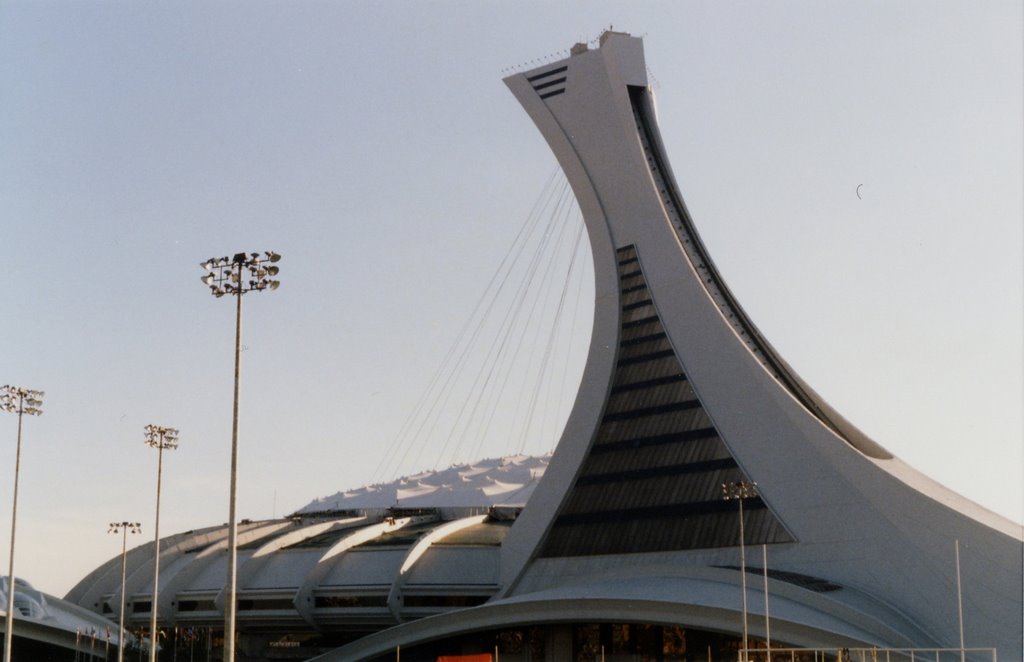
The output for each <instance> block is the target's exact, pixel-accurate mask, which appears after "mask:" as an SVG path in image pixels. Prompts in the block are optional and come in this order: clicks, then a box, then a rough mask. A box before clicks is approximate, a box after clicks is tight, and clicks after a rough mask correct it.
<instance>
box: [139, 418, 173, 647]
mask: <svg viewBox="0 0 1024 662" xmlns="http://www.w3.org/2000/svg"><path fill="white" fill-rule="evenodd" d="M146 445H147V446H149V447H150V448H155V449H156V452H157V461H156V523H155V524H154V526H153V549H154V551H153V558H154V561H153V599H152V601H151V602H150V607H149V639H150V644H149V662H156V641H157V638H156V611H157V607H156V604H157V597H158V595H159V586H160V481H161V477H162V475H163V469H164V451H165V450H174V449H175V448H177V447H178V431H177V430H175V429H174V428H168V427H164V426H162V425H147V426H146Z"/></svg>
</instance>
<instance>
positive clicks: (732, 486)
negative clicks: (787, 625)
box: [722, 480, 757, 662]
mask: <svg viewBox="0 0 1024 662" xmlns="http://www.w3.org/2000/svg"><path fill="white" fill-rule="evenodd" d="M756 496H757V483H754V482H749V483H748V482H747V481H743V480H737V481H734V482H731V483H722V498H723V499H725V500H726V501H738V502H739V504H740V583H741V586H742V588H741V589H740V590H741V591H742V592H743V657H742V659H743V660H744V662H745V661H746V660H747V659H748V653H747V647H748V645H747V550H746V535H745V533H744V530H743V501H744V500H745V499H752V498H754V497H756Z"/></svg>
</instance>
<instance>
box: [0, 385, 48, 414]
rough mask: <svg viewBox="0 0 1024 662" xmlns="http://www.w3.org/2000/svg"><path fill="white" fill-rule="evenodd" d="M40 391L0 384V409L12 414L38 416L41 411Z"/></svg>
mask: <svg viewBox="0 0 1024 662" xmlns="http://www.w3.org/2000/svg"><path fill="white" fill-rule="evenodd" d="M44 395H46V394H45V393H43V392H42V391H36V390H34V389H30V388H21V387H20V386H11V385H10V384H6V385H4V386H0V409H2V410H3V411H6V412H10V413H13V414H28V415H30V416H39V415H41V414H42V413H43V409H42V407H43V396H44Z"/></svg>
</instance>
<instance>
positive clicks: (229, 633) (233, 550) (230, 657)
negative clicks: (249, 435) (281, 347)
mask: <svg viewBox="0 0 1024 662" xmlns="http://www.w3.org/2000/svg"><path fill="white" fill-rule="evenodd" d="M238 269H239V272H241V265H239V267H238ZM241 363H242V291H241V290H239V291H238V292H236V293H235V386H234V389H235V391H234V399H233V402H232V406H231V487H230V490H231V496H230V498H229V501H228V594H227V604H226V605H225V608H224V660H225V662H234V660H235V621H236V620H237V618H238V599H237V592H238V518H237V512H236V507H237V505H236V502H237V501H238V383H239V376H240V372H241V370H240V368H241Z"/></svg>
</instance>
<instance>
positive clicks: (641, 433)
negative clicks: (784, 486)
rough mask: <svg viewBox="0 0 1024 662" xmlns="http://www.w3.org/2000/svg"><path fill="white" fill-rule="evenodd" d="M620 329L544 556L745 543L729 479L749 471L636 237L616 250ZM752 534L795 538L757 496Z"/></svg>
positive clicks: (766, 539)
mask: <svg viewBox="0 0 1024 662" xmlns="http://www.w3.org/2000/svg"><path fill="white" fill-rule="evenodd" d="M618 266H619V280H620V284H621V298H620V301H621V306H622V310H621V324H622V328H621V334H620V342H619V348H618V354H617V361H616V369H615V374H614V376H613V380H612V389H611V392H610V393H609V396H608V400H607V402H606V403H605V409H604V415H603V418H602V422H601V426H600V428H599V429H598V432H597V436H596V437H595V439H594V442H593V444H592V446H591V448H590V452H589V455H588V457H587V460H586V461H585V463H584V465H583V470H582V472H581V473H580V475H579V477H578V478H577V479H576V484H575V485H574V486H573V489H572V491H571V492H570V494H569V496H568V498H567V500H566V502H565V505H564V506H563V508H562V510H561V512H560V513H559V515H558V517H557V518H556V519H555V522H554V524H553V526H552V528H551V531H550V532H549V534H548V537H547V539H546V541H545V543H544V545H543V548H542V552H541V555H542V556H546V557H560V556H586V555H592V554H623V553H642V552H655V551H668V550H679V549H702V548H713V547H727V546H732V545H738V544H739V526H738V522H737V506H736V504H735V503H734V502H726V501H723V500H722V497H721V486H722V483H725V482H733V481H739V480H747V478H746V476H745V475H744V474H743V472H742V471H741V470H740V468H739V466H738V465H737V464H736V460H735V459H734V458H733V457H732V455H731V454H730V453H729V450H728V449H727V448H726V446H725V444H724V443H722V440H721V438H720V437H719V434H718V431H717V430H716V429H715V427H714V425H713V424H712V422H711V419H710V418H709V417H708V415H707V413H705V411H704V408H703V406H702V405H701V403H700V400H699V398H698V397H697V394H696V392H695V391H694V389H693V385H692V384H691V383H690V381H689V380H688V379H687V378H686V375H685V374H684V373H683V369H682V366H681V365H680V363H679V359H678V358H676V355H675V352H674V350H673V349H672V345H671V343H670V342H669V339H668V337H667V336H666V334H665V329H664V328H663V327H662V325H661V321H660V319H659V318H658V313H657V308H656V306H655V303H654V301H652V299H651V295H650V292H649V290H648V289H647V284H646V281H645V280H644V276H643V271H642V269H641V261H640V258H639V256H638V255H637V252H636V249H635V248H634V247H633V246H626V247H623V248H620V249H619V250H618ZM744 514H745V522H744V523H745V525H746V538H747V540H746V542H747V543H749V544H760V543H771V542H786V541H790V540H792V538H791V537H790V535H789V534H788V533H787V532H786V530H785V528H784V527H783V526H782V525H781V523H780V522H778V520H776V519H775V516H774V515H773V514H772V513H771V511H770V510H769V509H768V508H767V506H766V505H765V503H764V502H763V501H762V500H761V499H760V498H759V497H758V498H753V499H748V500H746V501H745V502H744Z"/></svg>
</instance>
